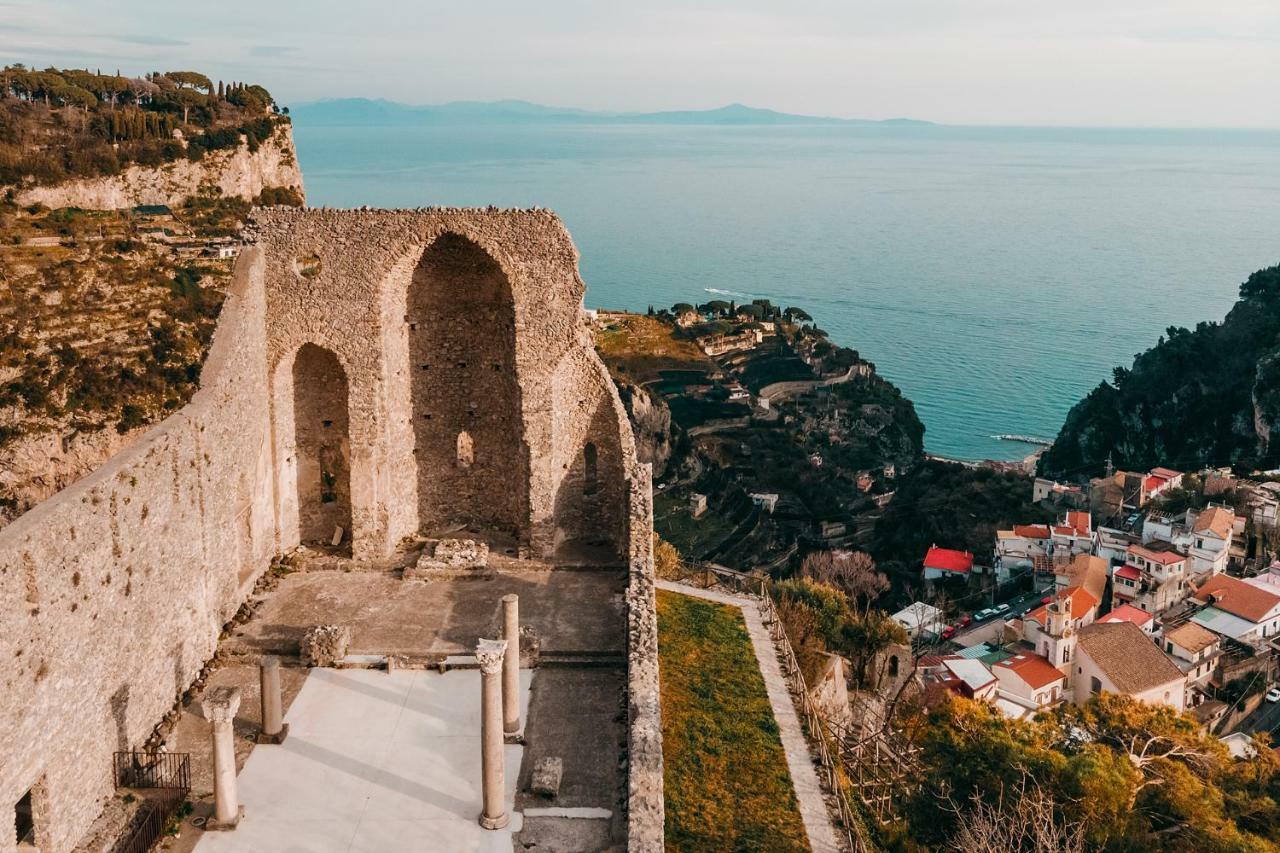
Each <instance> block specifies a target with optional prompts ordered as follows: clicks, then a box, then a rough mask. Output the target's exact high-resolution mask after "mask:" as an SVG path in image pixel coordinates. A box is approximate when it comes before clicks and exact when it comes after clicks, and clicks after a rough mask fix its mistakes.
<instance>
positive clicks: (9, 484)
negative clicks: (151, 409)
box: [0, 427, 147, 527]
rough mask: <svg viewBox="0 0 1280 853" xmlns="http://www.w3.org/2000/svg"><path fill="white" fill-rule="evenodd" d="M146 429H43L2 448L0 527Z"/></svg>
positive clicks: (0, 450)
mask: <svg viewBox="0 0 1280 853" xmlns="http://www.w3.org/2000/svg"><path fill="white" fill-rule="evenodd" d="M146 430H147V428H145V427H140V428H138V429H134V430H129V431H128V432H127V433H125V434H123V435H122V434H120V433H119V432H117V431H116V430H114V429H103V430H94V431H92V432H76V431H71V432H69V433H67V434H60V433H57V432H41V433H36V434H34V435H28V436H23V437H21V438H19V439H17V440H16V441H13V442H10V443H9V444H7V445H5V446H3V447H0V496H4V497H5V498H7V500H6V501H4V502H3V503H2V504H0V527H3V526H4V525H5V524H8V523H9V522H10V521H12V520H13V519H14V518H17V517H18V516H20V515H22V514H23V513H24V512H26V511H27V510H29V509H31V508H32V507H33V506H35V505H36V504H38V503H40V502H41V501H43V500H45V499H47V498H50V497H52V496H53V495H55V494H57V493H58V492H60V491H62V490H63V489H64V488H66V487H67V486H69V485H71V484H72V483H74V482H76V481H77V480H79V479H80V478H82V477H85V476H87V475H89V474H91V473H93V472H94V471H95V470H97V468H98V467H99V466H100V465H101V464H102V462H103V461H104V460H105V459H107V458H109V457H111V456H112V455H114V454H116V453H118V452H119V451H121V450H122V449H124V448H125V447H126V446H128V445H129V443H130V442H132V441H133V439H135V438H137V437H138V436H139V435H141V434H142V433H144V432H146Z"/></svg>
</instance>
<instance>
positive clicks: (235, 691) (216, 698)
mask: <svg viewBox="0 0 1280 853" xmlns="http://www.w3.org/2000/svg"><path fill="white" fill-rule="evenodd" d="M200 707H201V709H202V710H203V711H204V718H205V719H206V720H208V721H209V722H211V723H229V722H231V721H232V720H234V719H235V718H236V712H237V711H239V710H240V688H239V687H214V688H213V689H211V690H210V691H209V692H207V693H206V694H205V695H204V700H203V701H202V702H201V703H200Z"/></svg>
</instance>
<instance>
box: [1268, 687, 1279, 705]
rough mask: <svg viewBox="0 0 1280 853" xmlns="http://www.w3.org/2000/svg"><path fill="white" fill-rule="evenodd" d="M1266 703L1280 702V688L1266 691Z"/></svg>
mask: <svg viewBox="0 0 1280 853" xmlns="http://www.w3.org/2000/svg"><path fill="white" fill-rule="evenodd" d="M1267 701H1268V702H1280V687H1272V688H1271V689H1270V690H1268V691H1267Z"/></svg>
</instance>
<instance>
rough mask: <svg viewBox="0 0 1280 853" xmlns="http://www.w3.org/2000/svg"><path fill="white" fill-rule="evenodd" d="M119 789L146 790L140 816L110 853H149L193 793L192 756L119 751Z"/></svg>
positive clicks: (116, 773)
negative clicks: (188, 795) (188, 796)
mask: <svg viewBox="0 0 1280 853" xmlns="http://www.w3.org/2000/svg"><path fill="white" fill-rule="evenodd" d="M112 773H113V777H114V781H115V786H116V788H133V789H135V790H143V791H147V792H148V794H147V795H146V796H144V798H143V800H142V803H141V805H140V807H139V809H138V813H137V814H136V815H135V816H134V819H133V820H132V821H131V822H130V824H129V826H128V828H127V829H126V830H125V831H124V832H123V833H122V834H121V836H120V838H118V839H117V840H116V843H115V845H114V846H113V847H112V848H111V853H149V851H151V850H152V849H154V848H155V846H156V845H157V844H158V843H159V842H160V840H161V839H162V838H164V835H165V830H166V829H168V827H169V822H170V821H171V820H172V819H173V817H174V815H176V814H178V813H179V810H180V809H181V808H182V804H183V803H184V802H186V799H187V794H189V793H190V792H191V756H189V755H188V754H187V753H185V752H117V753H116V754H115V760H114V764H113V769H112Z"/></svg>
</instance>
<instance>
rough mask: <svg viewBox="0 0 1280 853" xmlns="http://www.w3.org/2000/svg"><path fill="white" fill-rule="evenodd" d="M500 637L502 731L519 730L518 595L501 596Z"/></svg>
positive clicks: (509, 732) (512, 731)
mask: <svg viewBox="0 0 1280 853" xmlns="http://www.w3.org/2000/svg"><path fill="white" fill-rule="evenodd" d="M502 638H503V639H504V640H506V641H507V653H506V654H505V655H504V656H503V658H502V733H503V734H505V735H514V734H517V733H518V732H519V731H520V596H518V595H516V594H515V593H512V594H511V595H504V596H502Z"/></svg>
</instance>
